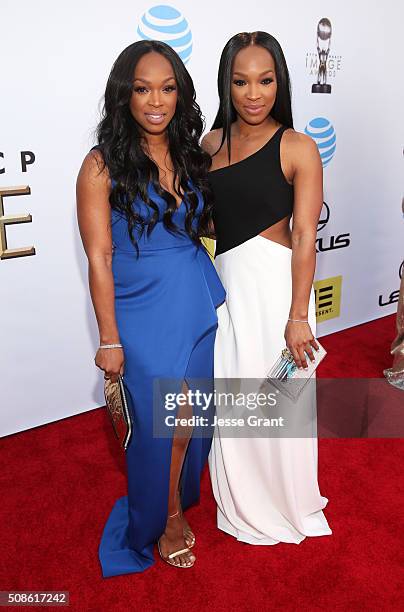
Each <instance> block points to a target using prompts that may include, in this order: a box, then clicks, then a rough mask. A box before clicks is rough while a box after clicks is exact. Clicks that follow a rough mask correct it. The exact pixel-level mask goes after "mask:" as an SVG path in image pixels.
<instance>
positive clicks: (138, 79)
mask: <svg viewBox="0 0 404 612" xmlns="http://www.w3.org/2000/svg"><path fill="white" fill-rule="evenodd" d="M135 81H142V83H146V84H147V85H150V84H151V81H148V80H147V79H142V78H140V77H139V78H136V79H135ZM167 81H175V77H173V76H169V77H167V78H166V79H164V80H163V81H162V83H167Z"/></svg>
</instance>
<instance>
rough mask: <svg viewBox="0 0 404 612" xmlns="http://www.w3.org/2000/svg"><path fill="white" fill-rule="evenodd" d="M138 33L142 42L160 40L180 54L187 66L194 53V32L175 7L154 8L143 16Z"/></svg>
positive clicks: (163, 5) (162, 5) (161, 6)
mask: <svg viewBox="0 0 404 612" xmlns="http://www.w3.org/2000/svg"><path fill="white" fill-rule="evenodd" d="M137 33H138V35H139V36H140V38H141V39H142V40H160V41H161V42H165V43H167V45H170V47H172V48H173V49H174V51H176V52H177V53H178V55H179V56H180V58H181V59H182V61H183V62H184V64H186V63H187V62H188V61H189V59H190V57H191V53H192V32H191V30H190V28H189V25H188V21H187V20H186V19H185V17H183V16H182V14H181V13H180V12H179V11H178V10H177V9H176V8H174V7H172V6H167V5H165V4H159V5H158V6H153V7H152V8H150V9H149V10H148V11H146V13H144V15H143V16H142V18H141V20H140V23H139V26H138V29H137Z"/></svg>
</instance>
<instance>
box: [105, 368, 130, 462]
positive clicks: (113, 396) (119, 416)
mask: <svg viewBox="0 0 404 612" xmlns="http://www.w3.org/2000/svg"><path fill="white" fill-rule="evenodd" d="M104 396H105V403H106V408H107V411H108V414H109V417H110V419H111V423H112V427H113V428H114V432H115V435H116V437H117V438H118V440H119V443H120V445H121V447H122V448H123V449H124V450H126V449H127V447H128V444H129V442H130V439H131V437H132V422H131V417H130V412H129V408H128V402H127V398H126V395H125V387H124V384H123V379H122V376H119V377H118V380H117V381H116V382H111V380H110V379H106V380H105V383H104Z"/></svg>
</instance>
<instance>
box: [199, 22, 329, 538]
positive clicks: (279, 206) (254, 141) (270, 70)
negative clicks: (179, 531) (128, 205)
mask: <svg viewBox="0 0 404 612" xmlns="http://www.w3.org/2000/svg"><path fill="white" fill-rule="evenodd" d="M218 85H219V97H220V107H219V111H218V114H217V117H216V120H215V123H214V125H213V128H212V131H211V132H210V133H209V134H207V135H206V136H205V138H204V140H203V143H202V145H203V146H204V147H205V149H206V150H207V151H208V152H209V153H210V154H211V156H212V167H211V172H210V183H211V186H212V189H213V193H214V202H215V203H214V213H213V220H214V228H215V235H216V240H217V242H216V253H215V263H216V268H217V271H218V273H219V276H220V278H221V281H222V283H223V285H224V287H225V289H226V293H227V299H226V302H225V304H223V305H222V306H221V307H220V308H219V309H218V318H219V328H218V332H217V336H216V345H215V378H217V379H234V378H256V379H261V378H263V377H265V375H266V374H267V372H268V369H269V367H270V366H271V365H272V364H273V363H274V362H275V360H276V358H277V357H278V356H279V355H280V353H281V350H282V349H283V348H284V347H285V344H286V346H288V348H289V349H290V351H291V352H292V354H293V356H294V359H295V361H296V363H297V365H298V366H300V367H305V366H306V365H307V364H306V356H305V352H306V353H307V355H308V356H309V358H310V359H314V358H315V357H314V354H315V352H316V350H315V349H316V348H317V343H316V341H315V337H314V335H313V334H315V323H316V320H315V301H314V291H313V287H312V282H313V276H314V270H315V257H316V255H315V253H316V250H315V240H316V229H317V223H318V219H319V215H320V211H321V207H322V201H323V194H322V164H321V160H320V156H319V153H318V149H317V146H316V145H315V143H314V141H313V140H312V139H310V138H309V137H308V136H306V135H304V134H300V133H298V132H295V131H294V130H293V121H292V112H291V99H290V85H289V75H288V69H287V65H286V62H285V58H284V56H283V52H282V49H281V47H280V45H279V43H278V42H277V41H276V40H275V39H274V38H273V37H272V36H271V35H269V34H266V33H264V32H255V33H253V34H247V33H242V34H238V35H236V36H234V37H233V38H232V39H231V40H230V41H229V42H228V43H227V45H226V47H225V48H224V51H223V53H222V57H221V61H220V67H219V77H218ZM292 217H293V226H292V230H291V229H290V220H291V218H292ZM315 411H316V404H315V389H314V387H313V386H312V385H309V388H306V390H305V391H304V392H303V394H302V395H301V397H300V398H299V402H298V403H297V405H296V406H295V413H296V415H298V416H297V418H300V416H301V415H302V414H304V415H306V416H307V417H308V421H309V422H311V424H312V429H311V434H310V435H307V430H305V434H304V435H303V434H302V437H299V436H295V435H294V436H293V437H292V435H291V434H290V435H291V437H284V436H277V437H268V436H267V435H265V434H263V435H262V437H256V436H255V437H236V436H231V435H229V434H228V431H226V428H225V427H224V426H216V429H215V435H214V439H213V446H212V449H211V452H210V458H209V465H210V473H211V480H212V486H213V491H214V496H215V499H216V502H217V507H218V527H219V528H220V529H222V530H223V531H225V532H227V533H229V534H231V535H233V536H234V537H235V538H237V539H238V540H240V541H243V542H247V543H250V544H276V543H278V542H290V543H299V542H301V541H302V540H303V539H304V538H305V537H306V536H320V535H327V534H330V533H331V530H330V528H329V526H328V523H327V520H326V518H325V516H324V514H323V511H322V510H323V508H324V507H325V506H326V504H327V502H328V500H327V498H325V497H323V496H322V495H321V494H320V491H319V487H318V482H317V434H316V418H315ZM313 415H314V416H313ZM303 420H304V419H303ZM286 435H287V434H286Z"/></svg>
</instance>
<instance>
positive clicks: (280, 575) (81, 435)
mask: <svg viewBox="0 0 404 612" xmlns="http://www.w3.org/2000/svg"><path fill="white" fill-rule="evenodd" d="M393 336H394V317H385V318H383V319H379V320H377V321H374V322H371V323H368V324H365V325H361V326H358V327H356V328H352V329H349V330H346V331H343V332H339V333H337V334H333V335H331V336H328V337H324V338H322V339H321V342H322V343H323V344H324V346H325V347H326V349H327V350H328V352H329V355H328V357H327V359H326V360H325V361H324V363H323V364H322V365H321V373H320V375H322V376H325V377H344V376H345V377H349V376H363V377H380V376H382V369H383V368H385V367H388V366H390V365H391V356H390V354H389V348H390V344H391V341H392V338H393ZM8 409H11V408H10V407H9V408H8ZM0 444H1V446H2V459H3V465H2V470H1V476H0V484H1V495H2V501H1V512H2V516H1V525H2V529H1V531H2V537H1V548H0V559H1V561H0V562H1V567H0V570H1V575H0V590H36V591H49V590H65V591H69V592H70V609H73V610H97V611H98V610H102V611H104V610H125V611H126V610H131V609H140V610H147V611H149V610H165V611H171V610H176V611H179V610H184V609H186V610H199V609H200V610H210V611H218V610H225V611H228V610H229V611H230V610H246V611H247V610H251V611H252V610H254V611H255V610H258V609H261V610H278V609H283V610H299V611H301V610H303V611H306V610H307V611H308V610H310V611H312V610H319V611H320V610H322V611H323V610H329V609H332V610H351V609H355V608H361V609H362V610H381V609H385V610H398V609H402V607H401V605H400V603H399V602H400V601H401V586H402V585H401V581H400V576H401V578H402V575H401V574H400V573H399V571H400V570H399V563H400V557H401V559H402V543H401V541H400V540H401V538H400V536H401V533H402V518H403V516H402V514H403V511H402V508H403V501H404V500H403V494H402V491H403V487H402V484H400V480H401V476H402V471H403V470H402V465H403V443H402V440H398V439H386V440H367V439H361V440H346V439H345V440H330V439H324V440H320V442H319V458H320V463H319V482H320V489H321V492H322V494H323V495H324V496H325V497H328V498H329V500H330V501H329V504H328V507H327V508H326V510H325V512H326V516H327V519H328V521H329V523H330V526H331V528H332V530H333V535H332V536H325V537H321V538H306V539H305V540H304V541H303V542H302V543H301V544H300V545H292V544H277V545H276V546H272V547H258V546H257V547H253V546H249V545H245V544H240V543H237V542H236V541H235V540H234V539H233V538H232V537H230V536H227V535H225V534H224V533H222V532H220V531H218V530H217V529H216V526H215V507H214V503H213V498H212V495H211V492H210V484H209V475H208V473H207V471H205V473H204V477H203V482H202V497H201V503H200V505H199V506H198V507H196V508H192V509H191V510H190V511H189V512H188V517H189V519H190V522H191V524H192V526H193V528H194V530H195V532H196V534H197V539H198V542H197V545H196V548H195V552H196V555H197V562H196V564H195V567H194V568H193V569H190V570H186V571H182V570H181V569H176V568H172V567H169V566H167V565H165V564H164V563H163V562H162V561H160V560H158V561H157V563H156V564H155V566H154V567H153V568H151V569H150V570H148V571H147V572H145V573H143V574H132V575H127V576H119V577H116V578H109V579H103V578H102V577H101V572H100V567H99V564H98V558H97V547H98V542H99V539H100V535H101V530H102V528H103V525H104V522H105V520H106V518H107V516H108V514H109V512H110V510H111V507H112V504H113V503H114V501H115V499H116V498H117V497H118V496H121V495H124V494H125V478H124V472H123V469H124V467H123V461H122V458H121V457H120V456H119V453H118V452H117V448H116V443H115V440H114V438H113V436H112V432H111V429H110V425H109V422H108V420H107V415H106V414H105V411H104V410H103V409H98V410H94V411H91V412H88V413H85V414H82V415H78V416H75V417H71V418H68V419H64V420H62V421H59V422H57V423H54V424H50V425H46V426H43V427H38V428H36V429H32V430H30V431H27V432H23V433H20V434H15V435H13V436H8V437H7V438H3V439H2V440H0Z"/></svg>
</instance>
